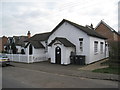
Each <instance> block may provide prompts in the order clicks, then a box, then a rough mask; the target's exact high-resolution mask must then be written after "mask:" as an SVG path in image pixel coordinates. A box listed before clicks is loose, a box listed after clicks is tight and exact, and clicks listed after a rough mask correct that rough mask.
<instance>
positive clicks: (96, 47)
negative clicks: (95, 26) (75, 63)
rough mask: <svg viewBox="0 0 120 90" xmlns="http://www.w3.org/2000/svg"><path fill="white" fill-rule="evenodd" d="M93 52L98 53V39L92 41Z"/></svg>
mask: <svg viewBox="0 0 120 90" xmlns="http://www.w3.org/2000/svg"><path fill="white" fill-rule="evenodd" d="M94 53H95V54H97V53H98V41H95V42H94Z"/></svg>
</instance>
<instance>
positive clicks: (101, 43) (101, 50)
mask: <svg viewBox="0 0 120 90" xmlns="http://www.w3.org/2000/svg"><path fill="white" fill-rule="evenodd" d="M100 52H101V54H102V53H103V42H100Z"/></svg>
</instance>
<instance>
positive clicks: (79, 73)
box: [11, 62, 120, 81]
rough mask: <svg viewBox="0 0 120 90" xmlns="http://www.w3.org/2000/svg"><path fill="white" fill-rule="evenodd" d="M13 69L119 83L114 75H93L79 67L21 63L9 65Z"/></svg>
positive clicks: (47, 63) (44, 63) (45, 63)
mask: <svg viewBox="0 0 120 90" xmlns="http://www.w3.org/2000/svg"><path fill="white" fill-rule="evenodd" d="M11 64H12V65H13V66H15V67H20V68H26V69H30V70H37V71H42V72H48V73H54V74H61V75H68V76H75V77H83V78H91V79H102V80H115V81H120V79H119V75H115V74H105V73H95V72H91V71H87V70H79V68H80V67H82V66H79V65H68V66H63V65H58V64H50V63H49V62H41V63H33V64H23V63H13V62H12V63H11Z"/></svg>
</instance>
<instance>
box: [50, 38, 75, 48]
mask: <svg viewBox="0 0 120 90" xmlns="http://www.w3.org/2000/svg"><path fill="white" fill-rule="evenodd" d="M56 40H58V41H60V42H61V43H62V44H63V45H64V46H66V47H75V45H74V44H73V43H71V42H70V41H69V40H67V39H66V38H61V37H56V38H55V39H54V40H53V41H52V42H51V43H50V44H49V46H51V45H52V44H53V43H54V42H55V41H56Z"/></svg>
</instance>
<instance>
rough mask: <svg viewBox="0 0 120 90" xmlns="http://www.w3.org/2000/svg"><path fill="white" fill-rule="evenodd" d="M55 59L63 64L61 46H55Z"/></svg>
mask: <svg viewBox="0 0 120 90" xmlns="http://www.w3.org/2000/svg"><path fill="white" fill-rule="evenodd" d="M55 60H56V63H57V64H61V48H60V47H59V46H57V47H56V48H55Z"/></svg>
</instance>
